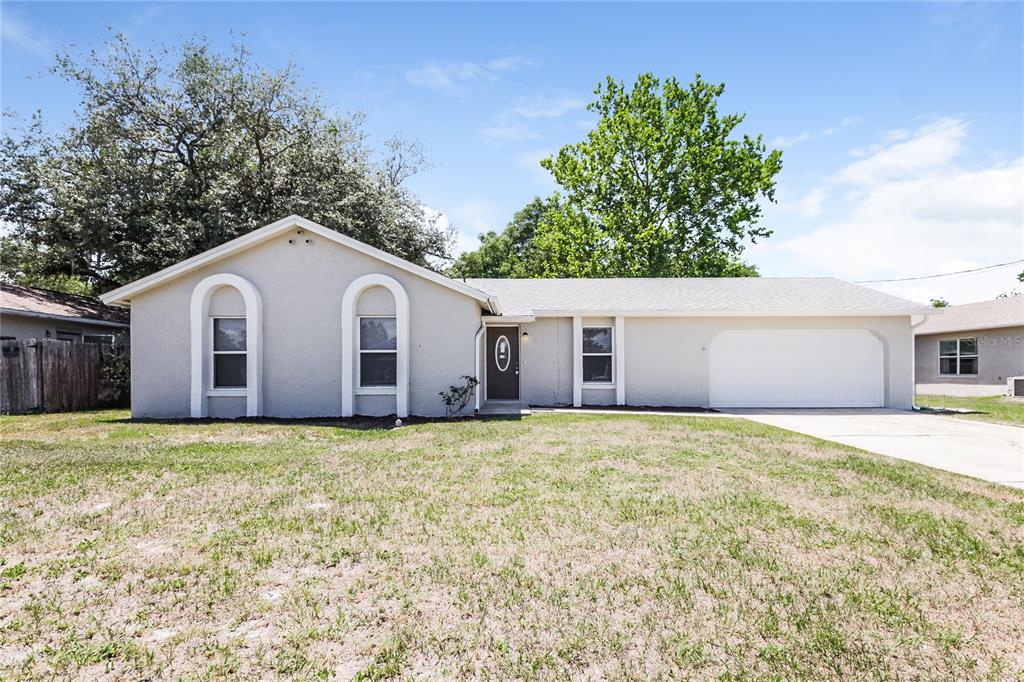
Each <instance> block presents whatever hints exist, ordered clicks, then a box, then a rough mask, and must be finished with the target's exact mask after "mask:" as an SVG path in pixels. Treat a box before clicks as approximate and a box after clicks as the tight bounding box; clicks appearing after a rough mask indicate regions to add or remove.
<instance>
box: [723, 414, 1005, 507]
mask: <svg viewBox="0 0 1024 682" xmlns="http://www.w3.org/2000/svg"><path fill="white" fill-rule="evenodd" d="M725 412H726V413H727V414H731V415H735V416H739V417H743V418H745V419H750V420H753V421H756V422H761V423H762V424H769V425H771V426H777V427H779V428H783V429H788V430H790V431H796V432H798V433H804V434H807V435H809V436H815V437H817V438H822V439H825V440H831V441H835V442H837V443H843V444H845V445H852V446H854V447H857V448H861V449H862V450H867V451H869V452H876V453H878V454H881V455H888V456H889V457H896V458H899V459H905V460H909V461H911V462H917V463H918V464H924V465H927V466H930V467H935V468H937V469H945V470H946V471H952V472H954V473H957V474H964V475H966V476H973V477H975V478H980V479H982V480H985V481H992V482H994V483H1002V484H1003V485H1008V486H1012V487H1015V488H1022V489H1024V429H1022V428H1020V427H1016V426H1007V425H1002V424H988V423H985V422H978V421H971V420H968V419H959V418H957V417H948V416H943V415H936V414H926V413H921V412H904V411H901V410H885V409H871V410H868V409H864V410H727V411H725Z"/></svg>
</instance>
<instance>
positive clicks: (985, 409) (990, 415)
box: [916, 393, 1024, 426]
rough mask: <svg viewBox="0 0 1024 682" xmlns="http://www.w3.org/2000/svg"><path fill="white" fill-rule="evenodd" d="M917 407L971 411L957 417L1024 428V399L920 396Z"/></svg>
mask: <svg viewBox="0 0 1024 682" xmlns="http://www.w3.org/2000/svg"><path fill="white" fill-rule="evenodd" d="M916 401H917V405H918V406H919V407H930V408H935V409H947V410H969V412H964V413H961V414H955V415H953V416H955V417H963V418H964V419H976V420H978V421H985V422H992V423H994V424H1010V425H1012V426H1024V399H1020V398H1004V397H1003V396H999V395H992V396H981V397H973V398H971V397H959V396H948V395H922V394H920V393H919V394H918V395H917V398H916Z"/></svg>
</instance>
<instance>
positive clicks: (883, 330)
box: [521, 317, 914, 409]
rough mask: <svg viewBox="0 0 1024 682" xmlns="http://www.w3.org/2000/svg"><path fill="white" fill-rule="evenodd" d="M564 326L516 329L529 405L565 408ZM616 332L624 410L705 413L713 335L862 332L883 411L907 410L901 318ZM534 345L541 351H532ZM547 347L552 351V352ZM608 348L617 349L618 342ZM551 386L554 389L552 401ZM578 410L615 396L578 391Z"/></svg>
mask: <svg viewBox="0 0 1024 682" xmlns="http://www.w3.org/2000/svg"><path fill="white" fill-rule="evenodd" d="M583 323H584V325H588V324H597V323H604V324H610V322H609V321H608V320H607V319H600V320H598V319H592V318H584V320H583ZM571 325H572V321H571V319H570V318H541V319H538V320H537V322H535V323H532V324H526V325H523V330H524V331H527V332H529V335H530V338H529V342H528V343H529V344H531V348H530V350H529V355H528V356H526V354H525V353H524V357H527V358H528V360H524V363H523V371H522V373H521V381H522V393H523V395H524V400H526V401H527V402H529V403H530V404H533V405H558V404H569V403H571V401H572V328H571ZM552 326H556V327H557V328H558V329H560V330H561V332H560V334H553V333H552V332H551V328H552ZM624 327H625V340H624V341H625V343H624V346H623V348H624V350H625V370H626V377H625V381H626V404H627V405H633V406H676V407H707V406H708V388H709V387H708V352H707V349H708V347H709V345H710V344H711V340H712V339H713V338H714V337H715V335H716V334H718V333H719V332H722V331H725V330H729V329H867V330H869V331H871V332H872V333H874V334H875V335H876V336H877V337H878V338H879V340H880V341H881V342H882V347H883V354H884V370H885V405H886V406H887V407H892V408H896V409H911V407H912V406H913V398H914V395H913V376H912V375H911V353H912V343H913V336H912V332H911V329H910V318H909V317H866V318H865V317H814V318H767V317H762V318H723V317H704V318H701V317H627V318H626V319H625V325H624ZM535 329H536V330H537V331H536V332H535V331H534V330H535ZM542 340H543V342H544V343H543V344H542V343H536V344H534V342H535V341H538V342H540V341H542ZM551 341H554V342H555V343H556V344H560V345H556V346H552V345H551ZM620 341H621V340H620ZM616 344H617V347H618V341H617V342H616ZM525 345H526V344H524V347H525ZM617 380H618V378H617ZM556 384H557V386H558V387H559V388H558V390H557V392H554V393H553V391H552V386H554V385H556ZM551 396H554V397H555V399H552V398H551ZM583 404H585V405H587V404H589V405H609V404H615V391H614V390H608V389H598V390H592V389H587V388H584V389H583Z"/></svg>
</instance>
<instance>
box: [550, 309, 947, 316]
mask: <svg viewBox="0 0 1024 682" xmlns="http://www.w3.org/2000/svg"><path fill="white" fill-rule="evenodd" d="M927 311H928V309H926V308H908V309H906V310H813V311H812V310H781V311H780V310H771V311H768V310H763V311H750V310H742V311H741V310H731V311H730V310H715V311H711V310H707V311H695V310H537V311H535V312H534V315H535V316H536V317H575V316H582V317H619V316H621V317H906V316H908V315H927V314H928V312H927Z"/></svg>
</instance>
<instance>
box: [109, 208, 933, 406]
mask: <svg viewBox="0 0 1024 682" xmlns="http://www.w3.org/2000/svg"><path fill="white" fill-rule="evenodd" d="M102 300H103V301H104V303H107V304H113V305H120V306H130V308H131V346H132V414H133V416H135V417H152V418H173V417H189V416H191V417H207V416H210V417H238V416H269V417H312V416H351V415H368V416H373V415H376V416H380V415H390V414H394V415H398V416H400V417H403V416H406V415H421V416H437V415H443V414H444V405H443V404H442V402H441V399H440V397H439V396H438V393H439V391H443V390H445V389H446V388H448V387H449V386H450V385H452V384H456V383H459V381H460V379H461V377H463V376H475V377H478V378H479V379H480V382H481V384H480V386H479V388H478V389H477V392H476V395H475V396H474V398H475V399H474V401H473V402H471V403H470V405H469V407H468V408H467V409H469V410H472V409H481V408H488V407H491V408H493V407H494V406H495V405H499V406H500V405H510V406H517V405H536V406H546V405H633V406H693V407H754V406H756V407H761V406H771V407H871V406H878V407H881V406H885V407H892V408H899V409H910V408H911V407H912V405H913V397H914V372H913V368H914V357H913V354H914V335H913V332H912V329H911V323H912V318H913V319H914V320H918V321H919V320H920V319H921V317H920V316H922V315H926V314H928V313H930V312H933V310H932V309H931V308H929V307H927V306H922V305H920V304H916V303H912V302H910V301H906V300H903V299H900V298H896V297H893V296H890V295H886V294H883V293H880V292H877V291H874V290H871V289H867V288H864V287H860V286H857V285H854V284H850V283H848V282H843V281H840V280H836V279H830V278H777V279H776V278H739V279H582V280H557V279H548V280H543V279H541V280H467V281H461V280H459V281H457V280H453V279H450V278H447V277H444V276H443V275H439V274H437V273H435V272H432V271H430V270H427V269H424V268H422V267H419V266H417V265H414V264H412V263H409V262H406V261H404V260H402V259H399V258H396V257H394V256H392V255H389V254H387V253H384V252H382V251H379V250H377V249H375V248H372V247H370V246H367V245H366V244H363V243H361V242H358V241H356V240H353V239H351V238H348V237H345V236H343V235H341V234H339V233H337V232H335V231H333V230H330V229H328V228H325V227H322V226H320V225H317V224H316V223H313V222H311V221H308V220H305V219H303V218H299V217H294V216H293V217H289V218H285V219H283V220H280V221H278V222H275V223H273V224H271V225H267V226H266V227H263V228H261V229H258V230H256V231H254V232H251V233H249V234H246V235H245V236H242V237H239V238H238V239H235V240H233V241H231V242H228V243H226V244H223V245H221V246H218V247H216V248H214V249H211V250H209V251H207V252H205V253H202V254H200V255H198V256H195V257H193V258H190V259H188V260H185V261H182V262H181V263H178V264H177V265H174V266H172V267H169V268H166V269H164V270H162V271H160V272H157V273H155V274H153V275H150V276H148V277H145V278H143V279H140V280H138V281H136V282H133V283H131V284H129V285H127V286H124V287H121V288H120V289H117V290H115V291H111V292H109V293H107V294H105V295H104V296H102Z"/></svg>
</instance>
